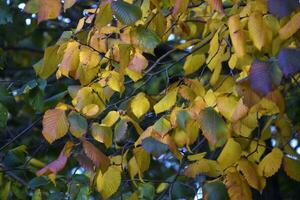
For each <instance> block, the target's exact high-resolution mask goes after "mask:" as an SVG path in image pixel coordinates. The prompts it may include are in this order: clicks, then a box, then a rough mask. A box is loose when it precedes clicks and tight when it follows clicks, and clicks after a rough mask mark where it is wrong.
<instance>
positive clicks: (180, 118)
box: [176, 110, 190, 129]
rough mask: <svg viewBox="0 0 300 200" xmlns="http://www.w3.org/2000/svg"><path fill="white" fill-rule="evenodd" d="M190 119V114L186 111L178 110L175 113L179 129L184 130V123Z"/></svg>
mask: <svg viewBox="0 0 300 200" xmlns="http://www.w3.org/2000/svg"><path fill="white" fill-rule="evenodd" d="M189 118H190V114H189V113H188V112H187V111H186V110H180V111H178V112H177V113H176V120H177V123H178V125H179V127H180V128H181V129H185V123H186V121H187V120H188V119H189Z"/></svg>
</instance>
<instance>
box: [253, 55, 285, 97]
mask: <svg viewBox="0 0 300 200" xmlns="http://www.w3.org/2000/svg"><path fill="white" fill-rule="evenodd" d="M281 77H282V73H281V71H280V70H279V68H278V66H277V65H275V64H274V63H272V62H263V61H259V60H255V61H254V62H253V63H252V65H251V68H250V74H249V79H250V84H251V88H252V89H253V90H254V91H255V92H257V93H258V94H260V95H262V96H265V95H267V94H268V93H269V92H271V91H273V90H274V89H275V88H276V87H277V86H278V85H279V84H280V82H281Z"/></svg>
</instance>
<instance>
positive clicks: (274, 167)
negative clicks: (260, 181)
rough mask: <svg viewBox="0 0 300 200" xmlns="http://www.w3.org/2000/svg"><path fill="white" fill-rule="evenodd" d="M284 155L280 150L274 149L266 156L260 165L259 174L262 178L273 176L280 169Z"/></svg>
mask: <svg viewBox="0 0 300 200" xmlns="http://www.w3.org/2000/svg"><path fill="white" fill-rule="evenodd" d="M282 157H283V153H282V151H281V150H280V149H278V148H274V149H273V150H272V151H271V153H269V154H268V155H266V156H265V157H264V158H263V160H262V161H261V162H260V163H259V165H258V172H259V174H260V175H261V176H265V177H270V176H273V175H274V174H275V173H276V172H277V171H278V170H279V168H280V165H281V161H282Z"/></svg>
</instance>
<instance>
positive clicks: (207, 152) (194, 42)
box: [0, 0, 300, 200]
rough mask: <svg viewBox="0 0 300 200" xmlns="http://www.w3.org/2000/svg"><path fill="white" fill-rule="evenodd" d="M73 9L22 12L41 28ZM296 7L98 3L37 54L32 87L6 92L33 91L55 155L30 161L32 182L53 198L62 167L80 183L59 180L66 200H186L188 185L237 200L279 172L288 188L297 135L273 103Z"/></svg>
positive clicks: (281, 106) (42, 3)
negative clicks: (48, 101)
mask: <svg viewBox="0 0 300 200" xmlns="http://www.w3.org/2000/svg"><path fill="white" fill-rule="evenodd" d="M75 3H76V1H75V0H65V1H64V4H63V5H62V3H61V1H60V0H51V1H48V0H30V1H29V2H28V3H27V5H26V8H25V10H26V11H27V12H30V13H37V15H38V22H39V23H41V22H43V21H45V20H49V19H55V18H57V17H58V16H59V15H60V13H61V9H62V8H63V9H64V11H66V10H67V9H72V6H73V5H74V4H75ZM299 7H300V4H299V2H298V1H294V0H288V1H286V2H285V3H282V2H281V1H279V0H269V1H266V0H256V1H252V0H248V1H239V0H226V1H221V0H207V1H201V0H190V1H189V0H163V1H158V0H144V1H130V0H126V1H125V0H117V1H112V0H103V1H98V3H97V4H96V7H93V8H89V9H86V10H85V11H84V12H85V13H87V14H86V15H85V16H84V17H83V18H81V19H80V20H79V22H78V25H77V27H76V29H74V30H72V31H66V32H64V33H63V34H62V36H61V37H60V39H59V40H58V41H57V42H56V43H55V44H53V45H52V46H49V47H47V48H46V49H45V53H44V57H43V59H41V60H40V61H39V62H38V63H36V64H35V65H34V69H35V72H36V74H37V75H38V76H39V77H40V79H36V80H34V81H31V82H29V83H27V84H26V85H25V86H24V87H23V88H21V89H20V90H18V91H16V92H17V93H18V92H19V93H22V94H26V93H27V92H28V91H30V92H35V98H33V99H32V100H31V101H29V103H30V104H31V106H32V107H33V108H34V109H35V110H36V111H37V112H43V111H44V110H45V109H47V110H46V111H45V113H44V115H43V120H42V125H43V127H42V135H43V137H44V138H45V140H46V141H47V142H48V143H49V144H54V143H57V142H60V144H61V143H63V146H64V147H63V148H62V149H61V150H60V154H59V156H58V157H57V159H55V160H52V161H51V162H49V163H48V164H44V163H43V162H41V161H39V160H37V159H33V160H31V163H33V165H34V166H35V167H36V168H40V169H39V170H37V171H36V175H37V176H38V178H36V179H34V181H35V182H36V181H41V182H47V183H48V182H49V180H50V181H51V182H52V183H53V184H54V185H55V184H57V182H58V180H59V178H60V177H59V173H60V172H61V171H63V170H65V169H66V168H68V166H74V162H76V164H75V166H77V167H78V166H81V167H82V168H84V169H85V175H86V176H88V177H89V179H90V182H89V181H88V180H86V179H84V180H82V179H80V180H79V179H78V180H72V181H71V183H72V184H71V185H72V186H69V188H68V191H69V196H70V197H71V198H76V196H77V198H79V199H80V198H87V197H88V195H94V196H95V197H96V198H97V197H99V196H101V197H102V198H103V199H108V198H111V199H113V198H117V197H119V196H120V195H122V196H123V194H122V193H124V194H125V195H124V198H127V199H139V198H140V199H153V198H156V197H157V198H159V199H163V198H166V197H168V198H170V199H172V198H176V197H178V196H176V195H177V194H176V190H177V188H180V187H181V186H182V185H184V186H186V185H191V186H190V187H192V188H193V189H194V190H196V192H195V191H194V192H192V195H191V196H193V195H196V193H197V189H199V188H198V187H196V186H195V185H194V183H195V182H196V183H197V184H198V185H200V186H201V187H202V188H203V194H204V198H205V199H228V198H230V199H234V200H235V199H246V200H247V199H252V198H253V195H254V194H255V192H258V193H263V191H264V189H265V188H266V187H267V186H266V185H267V178H269V177H272V176H273V175H275V174H276V173H277V172H278V170H279V169H280V168H282V169H283V170H284V171H285V173H286V174H287V175H288V176H289V177H290V178H292V179H294V180H296V181H300V174H299V172H300V160H299V159H300V157H299V155H298V154H297V153H296V152H295V151H294V150H293V149H292V148H291V147H290V146H289V141H290V140H291V139H292V138H293V137H294V136H295V135H294V134H293V133H294V132H296V133H297V132H299V127H298V125H297V123H296V122H297V121H296V122H295V121H294V120H293V122H294V123H291V120H290V119H289V116H288V115H287V114H286V106H285V104H286V102H285V97H284V96H283V95H282V94H283V93H284V92H285V90H286V89H287V87H288V85H289V84H291V83H290V82H289V80H291V79H295V81H297V73H298V72H299V71H300V65H299V63H300V62H299V61H300V60H299V57H300V50H299V48H297V45H298V44H299V39H300V38H299V31H298V30H299V28H300V12H299ZM170 36H172V37H174V38H175V39H174V41H172V42H170V41H168V38H170ZM161 46H167V47H165V48H167V49H168V50H167V51H164V52H163V53H161V52H159V49H160V48H161ZM53 76H55V77H56V79H57V80H59V81H61V80H63V81H69V82H68V83H69V85H68V87H67V90H66V91H65V92H63V93H61V94H59V99H60V102H59V103H56V105H54V106H53V107H52V108H50V109H48V108H47V107H45V106H44V105H43V103H44V101H43V99H44V92H43V91H44V89H45V87H46V86H45V85H46V83H45V82H46V81H45V80H47V79H49V77H50V78H52V77H53ZM55 99H58V98H57V97H56V98H55ZM0 111H1V112H0V118H1V120H0V122H1V123H0V126H5V124H6V121H7V119H8V110H7V109H6V107H5V106H2V104H0ZM271 139H272V140H274V141H276V143H275V144H274V145H270V140H271ZM11 151H14V152H19V153H20V152H21V153H22V152H24V151H26V150H24V149H20V148H19V149H13V150H11ZM168 157H170V158H171V159H169V160H171V161H172V162H173V163H176V164H177V166H178V169H176V172H175V173H173V175H172V176H170V177H166V178H165V180H164V179H161V177H164V175H162V173H163V170H158V171H157V172H156V173H158V175H157V174H155V172H153V171H151V170H153V168H154V166H157V163H159V165H167V164H166V163H167V161H166V160H168ZM72 162H73V164H72V165H71V164H70V163H72ZM165 168H166V169H167V168H168V167H165ZM68 170H71V169H70V168H68ZM150 171H151V172H150ZM154 171H155V170H154ZM157 177H159V181H157V179H155V178H157ZM42 179H43V180H42ZM123 182H124V183H126V184H122V183H123ZM9 184H10V182H9ZM32 184H33V183H32ZM81 185H85V187H81ZM86 185H89V186H86ZM40 186H43V184H40V185H39V184H35V185H34V186H32V188H33V189H35V192H34V194H33V196H34V198H35V199H41V196H45V195H46V196H47V195H48V193H47V192H49V191H44V188H42V187H40ZM5 187H7V188H9V187H10V185H5ZM78 188H80V189H79V190H78ZM174 188H176V190H175V189H174ZM94 189H96V191H98V192H95V190H94ZM76 190H77V191H76ZM5 191H7V190H4V192H3V193H7V192H5ZM71 191H72V192H73V193H71ZM75 193H76V194H75ZM60 195H61V194H60ZM125 196H126V197H125ZM187 196H188V194H186V196H184V198H187ZM52 198H53V197H52Z"/></svg>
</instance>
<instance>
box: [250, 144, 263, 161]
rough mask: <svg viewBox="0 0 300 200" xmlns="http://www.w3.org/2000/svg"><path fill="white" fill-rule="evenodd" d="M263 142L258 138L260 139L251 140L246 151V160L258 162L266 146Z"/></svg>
mask: <svg viewBox="0 0 300 200" xmlns="http://www.w3.org/2000/svg"><path fill="white" fill-rule="evenodd" d="M265 145H266V144H265V142H264V141H262V140H260V141H255V140H253V141H251V143H250V147H249V150H248V152H247V153H246V156H247V157H248V160H250V161H253V162H259V161H260V157H261V156H262V155H263V154H264V152H265V150H266V147H265Z"/></svg>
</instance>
